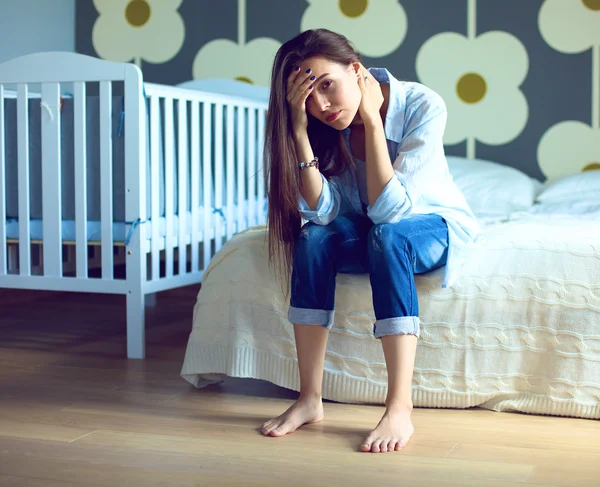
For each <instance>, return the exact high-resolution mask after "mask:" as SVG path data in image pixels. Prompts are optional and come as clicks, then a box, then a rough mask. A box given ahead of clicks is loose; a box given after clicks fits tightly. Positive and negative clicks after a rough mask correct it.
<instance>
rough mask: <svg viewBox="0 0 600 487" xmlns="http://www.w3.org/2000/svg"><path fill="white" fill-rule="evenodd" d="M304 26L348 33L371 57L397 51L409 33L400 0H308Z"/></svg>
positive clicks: (303, 19) (346, 34) (361, 50)
mask: <svg viewBox="0 0 600 487" xmlns="http://www.w3.org/2000/svg"><path fill="white" fill-rule="evenodd" d="M307 1H308V3H309V6H308V7H307V9H306V10H305V11H304V14H303V15H302V20H301V22H300V25H301V30H302V31H305V30H309V29H318V28H325V29H330V30H333V31H335V32H338V33H340V34H343V35H345V36H346V37H347V38H348V39H349V40H350V41H351V42H352V43H353V44H354V47H355V48H356V50H357V51H358V52H360V53H361V54H363V55H365V56H369V57H381V56H386V55H388V54H391V53H392V52H394V51H395V50H396V49H398V47H399V46H400V44H402V41H404V37H405V36H406V31H407V28H408V22H407V18H406V12H405V11H404V8H403V7H402V5H401V3H400V2H398V0H377V1H368V0H307Z"/></svg>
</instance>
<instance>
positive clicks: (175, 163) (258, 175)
mask: <svg viewBox="0 0 600 487" xmlns="http://www.w3.org/2000/svg"><path fill="white" fill-rule="evenodd" d="M145 93H146V101H147V105H148V107H149V114H148V115H149V126H150V129H149V136H150V153H151V157H152V158H151V161H150V164H151V183H150V184H151V189H150V192H149V194H150V195H151V196H150V198H151V209H150V220H151V221H152V222H156V221H159V220H160V219H161V218H164V222H165V236H164V239H161V236H160V234H159V229H158V227H157V226H156V225H154V224H153V225H152V239H151V244H150V254H151V257H150V261H151V262H152V265H151V268H152V269H157V268H158V266H159V262H161V258H160V254H161V250H162V249H163V248H164V266H165V274H166V276H165V277H167V278H170V277H173V276H174V275H176V274H178V275H183V274H186V273H194V272H200V273H203V271H204V270H205V269H206V267H207V265H208V263H209V261H210V259H211V258H212V256H213V255H214V254H215V253H216V252H217V251H218V250H219V249H220V248H221V247H222V245H223V244H224V242H225V241H227V240H228V239H230V238H231V237H232V236H233V235H234V234H235V233H238V232H240V231H242V230H244V229H246V228H248V227H251V226H254V225H260V224H264V223H265V222H266V211H265V203H266V194H265V184H264V174H263V172H262V164H261V162H260V161H262V139H263V137H264V126H265V117H266V108H267V107H266V104H263V103H260V102H257V101H251V100H248V99H244V98H238V97H234V96H228V95H219V94H214V93H208V92H201V91H192V90H188V89H181V88H175V87H168V86H163V85H156V84H152V83H146V84H145ZM161 161H164V173H165V176H164V178H161V177H160V171H161V170H163V166H161ZM175 183H176V184H177V186H176V187H175ZM160 194H164V195H165V203H164V213H163V212H161V209H160V206H159V198H158V197H157V195H160ZM174 195H177V196H176V198H174ZM175 206H177V207H175ZM175 222H177V225H175ZM175 255H177V256H178V265H177V264H175V263H174V260H173V259H174V256H175ZM184 256H185V258H183V257H184ZM186 263H187V265H186ZM162 277H163V276H162V275H160V274H159V273H157V272H152V275H151V276H149V280H150V281H152V282H154V283H156V281H158V280H160V279H162Z"/></svg>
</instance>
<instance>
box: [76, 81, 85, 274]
mask: <svg viewBox="0 0 600 487" xmlns="http://www.w3.org/2000/svg"><path fill="white" fill-rule="evenodd" d="M73 96H74V97H75V98H74V100H73V109H74V135H75V233H76V235H75V260H76V274H77V277H79V278H82V279H85V278H87V277H88V253H87V153H86V148H87V134H86V130H85V127H86V89H85V83H83V82H76V83H74V85H73Z"/></svg>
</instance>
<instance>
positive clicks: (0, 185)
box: [0, 85, 7, 276]
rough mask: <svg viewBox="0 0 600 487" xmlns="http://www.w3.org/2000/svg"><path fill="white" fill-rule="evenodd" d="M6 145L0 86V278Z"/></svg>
mask: <svg viewBox="0 0 600 487" xmlns="http://www.w3.org/2000/svg"><path fill="white" fill-rule="evenodd" d="M5 152H6V145H5V143H4V85H0V276H4V275H6V271H7V269H6V259H7V252H6V180H5V175H6V154H5Z"/></svg>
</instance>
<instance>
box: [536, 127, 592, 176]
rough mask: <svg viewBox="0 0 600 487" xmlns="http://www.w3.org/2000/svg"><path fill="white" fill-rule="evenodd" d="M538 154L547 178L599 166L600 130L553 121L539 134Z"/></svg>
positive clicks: (541, 167)
mask: <svg viewBox="0 0 600 487" xmlns="http://www.w3.org/2000/svg"><path fill="white" fill-rule="evenodd" d="M537 156H538V161H539V165H540V169H541V170H542V172H543V173H544V175H545V176H546V177H547V178H548V180H549V181H550V180H553V179H558V178H561V177H563V176H568V175H569V174H575V173H578V172H581V171H585V170H591V169H600V130H598V129H593V128H592V127H590V126H589V125H586V124H584V123H581V122H575V121H567V122H562V123H559V124H556V125H554V126H552V127H551V128H550V129H549V130H548V131H547V132H546V133H545V134H544V135H543V136H542V138H541V140H540V143H539V145H538V152H537Z"/></svg>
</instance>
